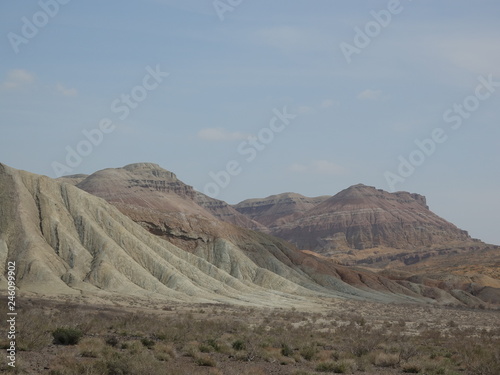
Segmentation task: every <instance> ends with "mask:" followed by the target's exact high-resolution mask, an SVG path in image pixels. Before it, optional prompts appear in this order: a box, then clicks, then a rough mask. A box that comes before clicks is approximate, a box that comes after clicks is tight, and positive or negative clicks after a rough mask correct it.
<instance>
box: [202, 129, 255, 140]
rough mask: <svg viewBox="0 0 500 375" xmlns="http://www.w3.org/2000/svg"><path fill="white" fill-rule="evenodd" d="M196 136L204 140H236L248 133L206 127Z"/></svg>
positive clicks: (246, 135) (245, 137) (244, 137)
mask: <svg viewBox="0 0 500 375" xmlns="http://www.w3.org/2000/svg"><path fill="white" fill-rule="evenodd" d="M197 135H198V138H201V139H203V140H206V141H238V140H242V139H247V138H248V137H249V136H250V135H249V134H245V133H241V132H229V131H227V130H225V129H223V128H206V129H201V130H200V131H199V132H198V134H197Z"/></svg>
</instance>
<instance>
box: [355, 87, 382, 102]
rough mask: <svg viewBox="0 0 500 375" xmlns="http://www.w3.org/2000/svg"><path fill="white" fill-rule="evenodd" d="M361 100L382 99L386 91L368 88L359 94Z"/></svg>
mask: <svg viewBox="0 0 500 375" xmlns="http://www.w3.org/2000/svg"><path fill="white" fill-rule="evenodd" d="M358 99H360V100H380V99H384V93H383V92H382V91H381V90H370V89H366V90H365V91H363V92H360V93H359V94H358Z"/></svg>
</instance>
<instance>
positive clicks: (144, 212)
mask: <svg viewBox="0 0 500 375" xmlns="http://www.w3.org/2000/svg"><path fill="white" fill-rule="evenodd" d="M474 254H482V256H481V264H474V262H469V264H470V267H468V268H467V267H466V268H465V269H460V268H459V265H460V264H459V263H458V262H455V260H456V259H459V257H464V259H465V258H467V256H469V257H472V259H474V258H473V257H474ZM498 254H499V248H498V247H497V246H493V245H487V244H484V243H483V242H481V241H479V240H474V239H471V238H470V236H469V235H468V234H467V232H465V231H463V230H460V229H458V228H457V227H455V226H454V225H453V224H451V223H449V222H447V221H446V220H444V219H442V218H440V217H438V216H437V215H435V214H433V213H432V212H431V211H430V210H429V208H428V207H427V205H426V203H425V198H424V197H422V196H420V195H417V194H410V193H406V192H398V193H392V194H391V193H387V192H384V191H382V190H377V189H375V188H373V187H369V186H364V185H356V186H352V187H350V188H348V189H345V190H343V191H342V192H340V193H338V194H336V195H333V196H322V197H316V198H307V197H304V196H301V195H299V194H294V193H286V194H281V195H275V196H272V197H268V198H265V199H250V200H246V201H244V202H241V203H239V204H237V205H234V206H231V205H229V204H227V203H225V202H223V201H220V200H216V199H213V198H211V197H208V196H206V195H204V194H202V193H199V192H197V191H196V190H194V189H193V188H192V187H191V186H189V185H187V184H185V183H183V182H182V181H180V180H178V179H177V177H176V176H175V174H173V173H172V172H169V171H167V170H165V169H163V168H161V167H160V166H158V165H156V164H152V163H137V164H131V165H128V166H125V167H123V168H110V169H105V170H102V171H98V172H96V173H94V174H92V175H89V176H87V175H74V176H67V177H63V178H60V179H56V180H54V179H50V178H48V177H45V176H38V175H35V174H31V173H29V172H24V171H18V170H15V169H13V168H10V167H8V166H6V165H3V164H0V261H2V262H4V263H6V262H7V261H15V262H16V265H17V266H18V271H17V272H18V286H19V288H21V290H24V291H26V292H30V293H38V294H75V295H79V294H84V295H87V294H89V295H103V296H116V295H121V296H131V297H145V296H147V297H149V298H168V299H172V300H180V301H188V302H212V303H233V304H250V305H260V306H274V307H276V306H286V305H296V304H299V303H303V304H307V303H313V302H314V303H321V302H320V301H321V300H322V299H325V298H328V299H331V298H340V299H342V298H350V299H352V298H353V299H361V300H371V301H381V302H399V303H406V302H412V303H421V302H427V303H445V304H455V305H467V306H480V305H483V304H484V303H500V298H499V296H500V293H499V292H500V275H497V274H496V273H495V272H496V271H495V270H498V259H499V257H498ZM446 260H449V261H446ZM443 262H444V263H443ZM441 263H443V264H441ZM424 264H425V265H426V266H425V267H420V266H421V265H424ZM476 266H477V267H476ZM429 269H432V273H429V272H427V270H429ZM443 270H444V271H443ZM5 282H6V280H5V277H4V275H3V276H2V279H1V284H0V285H2V289H3V288H4V286H5Z"/></svg>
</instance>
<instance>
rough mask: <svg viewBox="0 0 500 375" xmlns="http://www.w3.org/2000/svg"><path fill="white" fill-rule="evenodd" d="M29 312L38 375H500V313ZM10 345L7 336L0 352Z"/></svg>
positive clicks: (206, 308)
mask: <svg viewBox="0 0 500 375" xmlns="http://www.w3.org/2000/svg"><path fill="white" fill-rule="evenodd" d="M28 308H29V316H30V318H31V319H32V322H31V323H30V324H31V327H32V329H34V330H35V331H34V332H30V333H29V340H26V339H25V338H23V340H25V341H23V342H24V343H25V344H24V348H23V350H22V351H19V352H18V355H19V368H24V369H26V368H29V363H30V360H31V358H32V357H33V354H34V353H43V354H42V355H43V361H45V362H44V367H47V371H46V372H31V373H33V374H35V373H46V374H50V375H69V374H71V375H73V374H112V375H114V374H117V375H139V374H141V375H142V374H144V373H148V374H151V375H157V374H165V373H167V374H174V373H175V374H180V375H183V374H193V375H196V374H211V375H219V374H224V375H233V374H234V375H236V374H238V375H240V374H252V375H254V374H266V373H269V372H270V371H269V369H271V368H272V369H273V373H276V374H296V375H302V374H304V375H313V374H318V373H338V374H352V373H363V372H365V373H370V374H377V373H381V374H382V373H387V371H389V373H391V374H392V373H394V374H398V373H399V374H403V373H407V374H429V375H441V374H442V375H452V374H458V373H460V374H463V375H475V374H482V375H497V374H499V373H500V360H499V359H500V329H499V328H497V327H498V326H499V324H498V321H499V320H500V317H499V316H498V313H495V312H493V311H492V312H487V311H484V310H476V311H471V310H468V311H465V310H464V311H461V310H450V311H451V312H453V324H451V323H450V321H451V320H450V319H449V318H447V317H446V315H447V314H449V312H448V311H447V310H438V309H434V310H433V311H432V315H431V314H429V313H428V312H426V311H425V310H424V309H423V308H422V307H407V308H406V309H420V310H422V313H421V314H422V317H423V319H422V322H420V321H412V319H414V315H415V314H413V315H411V314H407V313H404V312H401V313H396V312H395V311H396V310H397V309H394V311H392V310H391V309H387V311H386V313H385V315H383V313H382V312H381V315H383V319H374V318H373V317H371V316H370V315H365V316H364V317H360V315H359V312H358V311H357V312H356V314H350V312H349V311H347V312H345V311H339V312H338V313H332V312H328V313H303V312H300V311H290V310H284V309H283V310H281V309H267V310H264V309H263V310H260V311H259V310H258V309H254V310H252V313H251V314H250V313H249V311H250V309H245V308H244V307H242V308H239V310H238V308H235V307H229V306H220V305H219V306H217V308H215V307H211V306H210V305H203V306H202V307H183V309H184V311H183V312H182V314H179V313H178V312H177V311H175V310H173V309H172V310H168V311H166V310H164V309H158V312H157V313H143V314H138V313H136V312H126V311H123V309H120V310H118V309H116V310H113V309H104V310H102V309H101V310H92V309H91V308H87V309H86V311H82V310H81V306H76V305H71V304H62V305H59V304H52V305H50V307H48V306H44V305H43V302H42V303H41V304H40V302H39V303H38V304H33V305H31V306H29V304H27V306H26V309H28ZM382 308H383V307H382ZM401 309H402V308H401ZM0 310H1V309H0ZM201 310H203V312H201ZM24 311H26V312H27V313H28V310H24ZM24 311H23V310H21V311H20V314H22V313H24ZM408 311H412V310H408ZM1 313H2V311H0V314H1ZM462 313H463V314H465V315H464V316H465V318H461V314H462ZM391 314H393V315H392V316H391ZM474 314H487V315H485V316H487V317H488V319H486V318H485V320H484V322H486V323H483V324H482V325H480V324H477V319H476V320H472V319H470V316H474ZM242 315H243V316H251V318H250V319H241V316H242ZM402 315H403V316H405V317H406V321H405V324H403V323H402V319H403V318H401V316H402ZM438 315H442V316H443V318H438ZM429 316H432V319H429V318H428V317H429ZM470 321H474V326H473V325H471V324H468V323H469V322H470ZM38 322H39V323H40V326H39V327H40V328H39V330H38V331H37V328H36V327H37V323H38ZM423 323H425V324H423ZM51 336H52V338H53V342H52V341H51V340H50V338H51ZM20 342H21V339H20ZM28 342H30V343H31V344H30V345H28ZM53 344H57V345H55V346H54V345H53ZM5 345H6V342H3V341H1V339H0V346H2V347H5ZM179 368H182V369H183V370H182V371H181V370H179ZM1 370H3V369H1ZM23 373H27V374H31V373H30V372H29V371H28V370H26V371H25V372H23Z"/></svg>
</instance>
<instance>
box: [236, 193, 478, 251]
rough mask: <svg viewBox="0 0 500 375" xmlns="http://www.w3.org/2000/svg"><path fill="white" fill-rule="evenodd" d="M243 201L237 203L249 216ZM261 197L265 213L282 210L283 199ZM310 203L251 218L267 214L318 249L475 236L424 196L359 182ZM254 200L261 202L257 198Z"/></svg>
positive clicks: (275, 227) (277, 229)
mask: <svg viewBox="0 0 500 375" xmlns="http://www.w3.org/2000/svg"><path fill="white" fill-rule="evenodd" d="M302 201H306V202H307V200H306V199H302ZM245 202H247V203H245ZM245 202H242V203H241V204H239V205H236V208H237V209H238V210H239V211H240V212H242V213H246V214H247V215H250V216H251V210H249V209H248V206H249V204H248V201H245ZM260 202H262V203H261V207H262V206H264V207H265V208H266V213H267V212H271V213H272V212H277V211H278V212H279V211H280V208H281V205H280V203H281V202H280V200H276V199H272V198H271V197H270V198H268V199H264V200H261V201H260ZM267 202H270V203H271V204H267ZM272 203H275V206H274V207H273V206H272ZM307 204H308V205H309V209H307V206H304V205H303V206H302V209H298V210H296V211H295V212H294V213H293V214H291V215H288V216H287V215H285V216H280V215H276V216H275V217H271V216H270V215H267V216H266V215H265V214H264V215H261V216H259V215H255V216H251V217H254V218H255V220H257V221H259V220H262V218H264V221H265V222H266V223H267V225H268V228H269V230H270V232H271V233H272V234H273V235H275V236H278V237H280V238H283V239H286V240H288V241H290V242H292V243H294V244H295V245H296V246H298V247H299V248H301V249H308V250H314V251H317V252H320V253H328V252H329V251H332V250H335V249H343V250H346V251H348V250H349V249H365V248H373V247H377V246H386V247H392V248H398V249H414V248H417V247H427V246H433V245H437V244H444V243H449V242H453V241H454V242H457V241H470V240H471V239H470V237H469V236H468V234H467V232H466V231H463V230H460V229H458V228H457V227H456V226H454V225H453V224H451V223H449V222H447V221H446V220H444V219H442V218H440V217H439V216H437V215H435V214H434V213H432V212H431V211H430V210H429V207H428V206H427V204H426V201H425V197H423V196H421V195H418V194H410V193H407V192H397V193H388V192H385V191H383V190H379V189H375V188H374V187H371V186H365V185H362V184H359V185H355V186H351V187H350V188H348V189H345V190H343V191H341V192H340V193H338V194H336V195H335V196H333V197H329V198H327V199H325V198H321V199H320V200H319V203H318V204H316V205H314V203H313V202H311V201H309V202H308V203H307ZM253 205H254V207H258V206H259V204H258V203H255V201H253ZM311 206H312V207H311ZM268 219H274V220H268ZM264 221H263V222H264Z"/></svg>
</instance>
